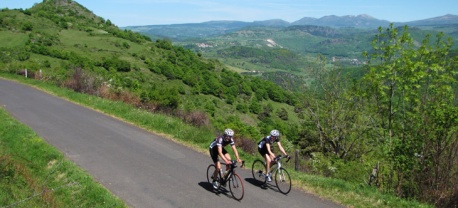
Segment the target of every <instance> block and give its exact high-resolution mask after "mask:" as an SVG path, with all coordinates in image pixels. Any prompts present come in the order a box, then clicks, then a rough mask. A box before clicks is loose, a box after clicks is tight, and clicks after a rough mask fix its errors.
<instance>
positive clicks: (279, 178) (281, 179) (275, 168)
mask: <svg viewBox="0 0 458 208" xmlns="http://www.w3.org/2000/svg"><path fill="white" fill-rule="evenodd" d="M283 158H285V157H282V156H281V155H278V156H277V157H275V159H274V161H275V162H276V163H274V164H273V165H272V166H271V167H270V172H269V174H270V175H271V176H273V177H274V178H275V179H274V180H275V184H276V185H277V188H278V190H279V191H280V192H281V193H283V194H288V193H289V192H290V191H291V177H290V176H289V173H288V171H286V169H284V168H283V167H282V164H281V160H282V159H283ZM286 158H287V160H286V162H288V161H289V160H290V157H286ZM265 170H266V163H265V162H264V161H262V160H260V159H256V160H255V161H254V162H253V166H252V168H251V173H252V174H253V178H254V179H255V180H256V181H257V183H258V184H259V185H265V184H266V182H267V179H266V173H265Z"/></svg>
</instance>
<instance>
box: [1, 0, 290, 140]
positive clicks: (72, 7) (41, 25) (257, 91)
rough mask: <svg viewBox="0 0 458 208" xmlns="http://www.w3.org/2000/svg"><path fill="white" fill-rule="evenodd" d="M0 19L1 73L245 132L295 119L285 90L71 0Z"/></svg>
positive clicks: (10, 13) (258, 132)
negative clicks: (121, 24) (119, 25)
mask: <svg viewBox="0 0 458 208" xmlns="http://www.w3.org/2000/svg"><path fill="white" fill-rule="evenodd" d="M0 17H1V24H0V34H1V36H0V37H2V38H0V41H1V45H2V47H1V48H0V50H1V52H2V53H0V54H1V55H0V59H1V60H2V63H1V64H0V68H1V70H2V71H7V72H10V73H18V74H21V73H22V74H23V73H24V69H27V70H28V76H29V77H35V78H37V79H42V80H46V81H49V82H53V83H55V84H57V85H59V86H65V87H69V88H72V89H74V90H75V91H78V92H83V93H88V94H94V95H97V96H101V97H105V98H109V99H118V100H122V101H124V102H128V103H131V104H132V105H135V106H137V107H139V108H143V109H147V110H149V111H152V112H162V113H167V114H172V115H175V116H178V117H181V118H182V119H183V120H184V121H186V122H190V123H192V124H194V125H198V126H207V127H209V128H214V129H218V130H219V129H222V128H226V127H228V126H231V127H233V128H235V129H237V131H238V132H239V133H240V134H241V135H244V136H246V137H249V138H258V137H260V135H262V132H265V131H268V129H270V128H273V127H274V126H275V127H278V128H282V130H283V132H285V134H286V135H287V134H288V133H287V132H288V129H289V128H290V127H291V126H296V125H298V124H299V123H298V118H297V115H296V113H295V112H294V104H295V103H296V102H297V98H296V97H295V96H294V95H293V94H292V93H290V92H288V91H286V90H283V89H282V88H281V87H279V86H277V85H275V84H273V83H271V82H267V81H264V80H262V79H259V78H256V77H250V76H244V75H240V74H238V73H234V72H232V71H230V70H228V68H227V67H226V66H225V65H223V64H221V63H220V62H219V61H217V60H214V59H206V58H203V57H201V55H200V54H197V53H194V52H192V51H190V50H186V49H184V48H182V47H180V46H173V45H172V42H170V41H167V40H156V41H151V40H150V38H149V37H147V36H144V35H141V34H139V33H134V32H132V31H128V30H120V29H119V28H117V27H116V26H114V25H113V24H112V23H111V22H110V21H109V20H104V19H103V18H101V17H98V16H96V15H95V14H93V13H91V12H90V11H89V10H88V9H86V8H85V7H83V6H82V5H79V4H78V3H77V2H74V1H58V0H55V1H46V2H43V3H41V4H37V5H36V6H34V7H33V8H30V9H27V10H8V9H4V10H2V11H1V13H0ZM280 112H282V113H280ZM285 114H287V115H285ZM286 135H285V136H286Z"/></svg>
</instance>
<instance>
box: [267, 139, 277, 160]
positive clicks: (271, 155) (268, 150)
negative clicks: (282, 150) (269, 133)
mask: <svg viewBox="0 0 458 208" xmlns="http://www.w3.org/2000/svg"><path fill="white" fill-rule="evenodd" d="M266 148H267V153H269V156H270V158H272V159H273V158H275V154H274V153H273V152H272V151H271V150H270V143H269V142H266Z"/></svg>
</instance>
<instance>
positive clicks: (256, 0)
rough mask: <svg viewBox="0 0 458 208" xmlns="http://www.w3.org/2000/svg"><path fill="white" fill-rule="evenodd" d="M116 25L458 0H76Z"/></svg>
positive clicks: (17, 3)
mask: <svg viewBox="0 0 458 208" xmlns="http://www.w3.org/2000/svg"><path fill="white" fill-rule="evenodd" d="M40 2H42V0H0V8H9V9H15V8H23V9H26V8H30V7H32V6H33V5H34V4H35V3H40ZM76 2H78V3H79V4H81V5H83V6H84V7H86V8H87V9H89V10H91V11H92V12H94V13H95V14H96V15H98V16H100V17H103V18H104V19H109V20H110V21H111V22H112V23H114V24H115V25H117V26H120V27H123V26H138V25H163V24H180V23H200V22H206V21H211V20H239V21H245V22H252V21H261V20H269V19H283V20H285V21H288V22H294V21H297V20H299V19H301V18H303V17H314V18H320V17H323V16H327V15H337V16H345V15H360V14H367V15H370V16H372V17H374V18H377V19H381V20H388V21H390V22H408V21H413V20H421V19H427V18H432V17H437V16H442V15H446V14H454V15H458V0H434V1H432V0H213V1H210V0H77V1H76Z"/></svg>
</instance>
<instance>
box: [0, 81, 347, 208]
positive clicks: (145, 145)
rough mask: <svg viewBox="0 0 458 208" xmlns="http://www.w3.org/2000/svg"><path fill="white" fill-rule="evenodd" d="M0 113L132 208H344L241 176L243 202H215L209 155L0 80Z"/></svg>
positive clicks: (243, 172) (224, 196)
mask: <svg viewBox="0 0 458 208" xmlns="http://www.w3.org/2000/svg"><path fill="white" fill-rule="evenodd" d="M0 106H1V107H2V108H5V109H6V110H7V111H8V112H9V113H10V114H11V115H12V116H13V117H15V118H16V119H17V120H19V121H21V122H22V123H24V124H26V125H28V126H29V127H31V128H32V129H33V130H34V131H35V132H36V133H37V134H38V135H39V136H40V137H42V138H44V139H45V140H46V141H47V142H48V143H50V144H52V145H53V146H55V147H57V148H58V149H59V150H60V151H61V152H63V153H64V154H65V155H66V157H68V158H69V159H71V160H72V161H74V162H75V163H76V164H77V165H79V166H80V167H82V168H83V169H85V170H87V171H88V172H89V173H90V174H91V175H92V176H93V177H94V178H95V179H96V180H98V181H99V182H100V183H101V184H103V185H104V186H105V187H107V188H108V189H109V190H110V191H111V192H113V193H114V194H115V195H117V196H118V197H120V198H121V199H123V200H124V201H125V202H126V203H127V204H128V205H129V206H131V207H161V208H165V207H219V208H223V207H230V208H234V207H262V208H267V207H285V208H294V207H298V208H307V207H310V208H327V207H341V206H339V205H336V204H334V203H332V202H329V201H326V200H322V199H320V198H318V197H316V196H313V195H310V194H306V193H304V192H302V191H299V190H297V189H294V188H293V190H291V192H290V193H289V194H288V195H283V194H281V193H279V192H278V191H277V190H276V189H275V187H272V188H268V189H262V188H260V187H258V186H256V185H253V184H252V180H251V171H249V170H247V169H246V170H242V169H239V170H238V173H239V174H240V176H241V177H242V180H243V183H244V185H245V196H244V198H243V200H242V201H240V202H239V201H236V200H234V199H233V198H231V195H230V193H227V194H219V195H217V194H215V193H214V192H212V187H211V185H210V184H209V183H207V179H206V168H207V166H208V165H209V164H210V163H211V162H212V161H211V159H210V158H209V156H207V155H206V154H202V153H199V152H196V151H194V150H192V149H190V148H188V147H185V146H183V145H180V144H177V143H175V142H173V141H171V140H169V139H165V138H162V137H161V136H159V135H156V134H153V133H151V132H148V131H145V130H143V129H140V128H138V127H135V126H133V125H130V124H127V123H125V122H122V121H120V120H118V119H115V118H113V117H110V116H106V115H104V114H101V113H98V112H96V111H93V110H91V109H88V108H85V107H82V106H80V105H76V104H73V103H71V102H68V101H65V100H63V99H60V98H58V97H55V96H52V95H50V94H47V93H44V92H42V91H40V90H36V89H35V88H32V87H29V86H26V85H23V84H19V83H16V82H14V81H9V80H5V79H2V78H0ZM212 139H213V138H208V141H209V143H210V141H211V140H212ZM228 151H229V152H230V150H228ZM230 153H231V152H230ZM242 159H243V158H242ZM250 165H251V164H247V166H250Z"/></svg>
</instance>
